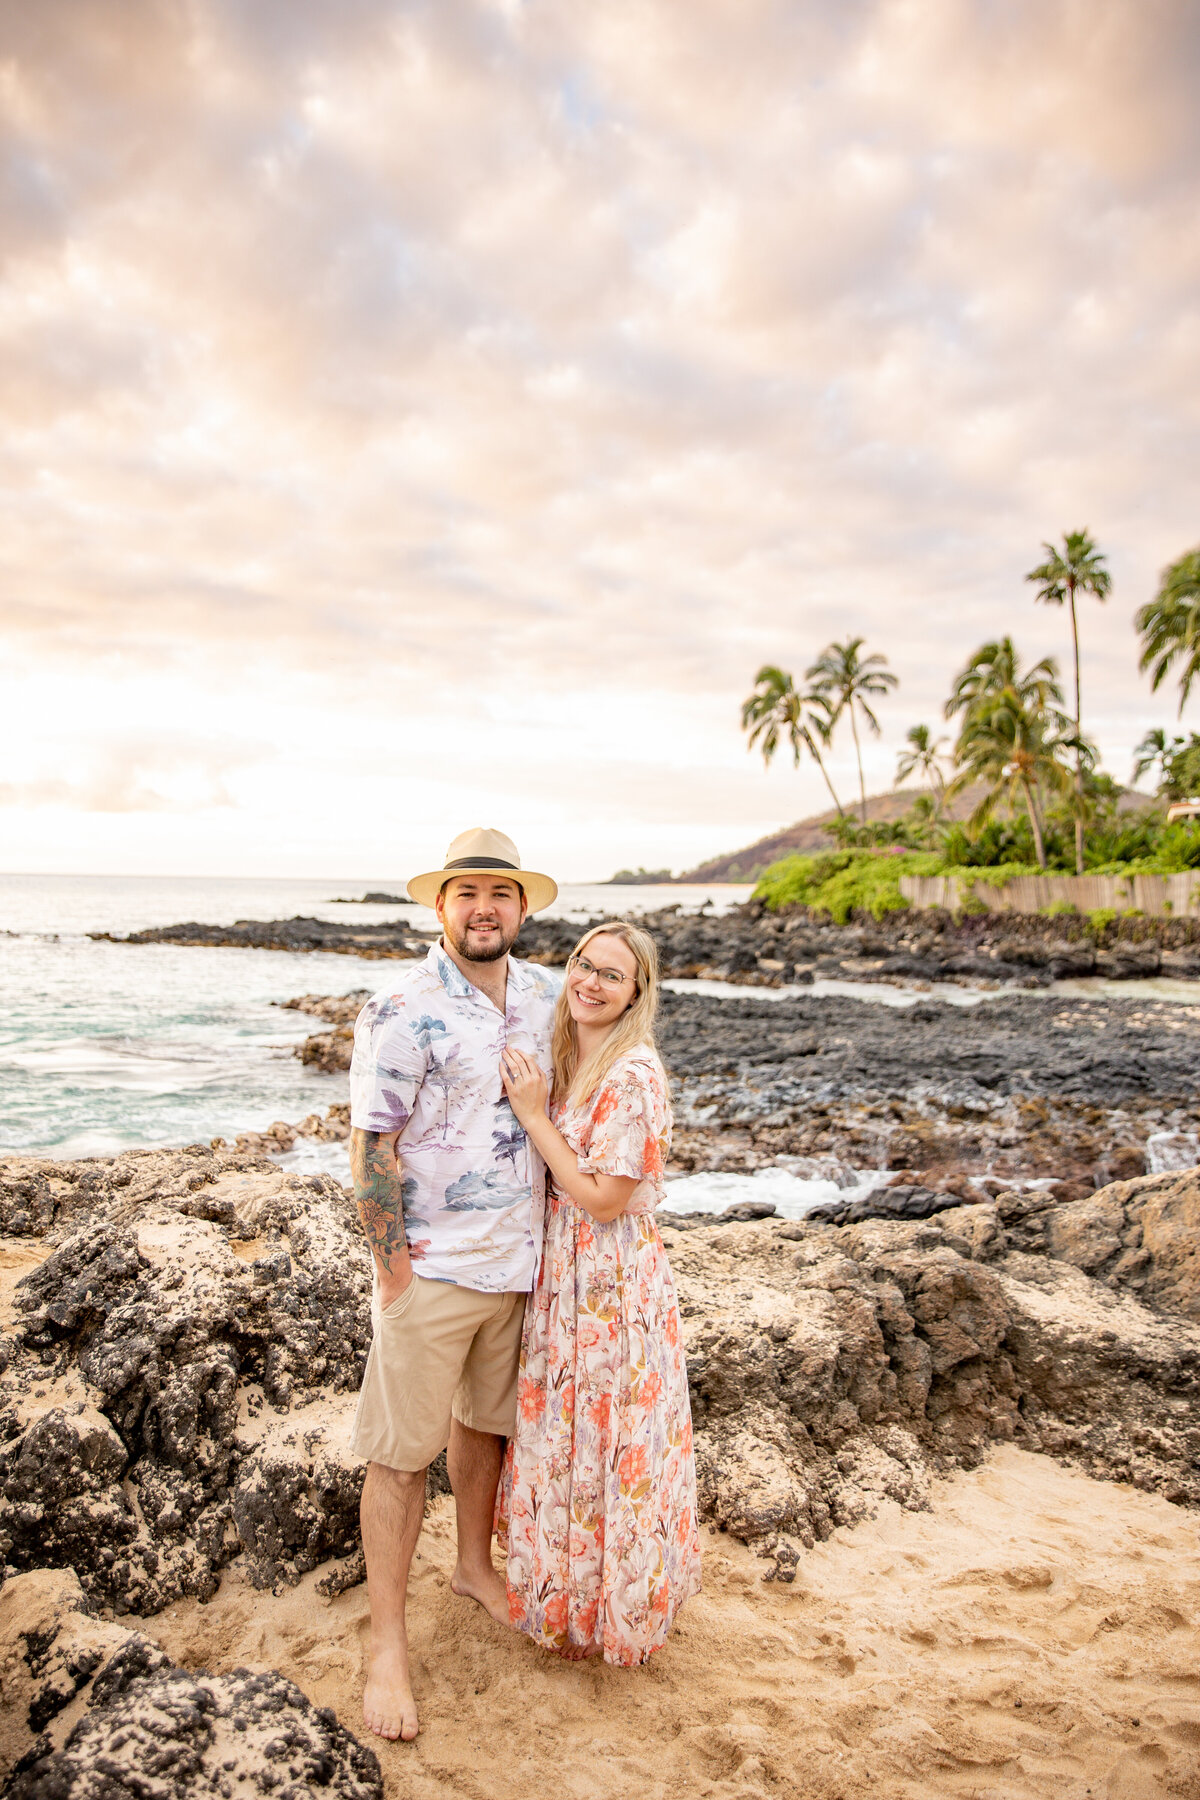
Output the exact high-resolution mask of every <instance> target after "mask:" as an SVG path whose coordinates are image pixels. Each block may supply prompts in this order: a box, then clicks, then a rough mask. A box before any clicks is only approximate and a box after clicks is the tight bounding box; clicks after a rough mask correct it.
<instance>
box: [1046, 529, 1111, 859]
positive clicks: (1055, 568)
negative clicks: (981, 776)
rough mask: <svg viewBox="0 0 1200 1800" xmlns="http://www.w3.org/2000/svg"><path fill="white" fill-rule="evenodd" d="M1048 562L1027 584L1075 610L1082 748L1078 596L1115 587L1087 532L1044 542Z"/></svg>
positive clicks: (1079, 842)
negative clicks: (1056, 543)
mask: <svg viewBox="0 0 1200 1800" xmlns="http://www.w3.org/2000/svg"><path fill="white" fill-rule="evenodd" d="M1042 549H1043V550H1045V551H1046V560H1045V562H1043V563H1039V564H1038V566H1037V568H1036V569H1030V571H1029V573H1028V575H1026V577H1025V579H1026V581H1036V582H1040V584H1041V585H1040V586H1039V588H1038V591H1037V593H1036V595H1035V596H1034V598H1035V599H1037V600H1044V601H1045V602H1046V604H1047V606H1061V605H1062V603H1063V601H1064V600H1065V601H1066V602H1067V604H1068V606H1069V607H1070V609H1071V644H1072V646H1073V649H1074V652H1075V736H1076V738H1077V739H1078V740H1079V743H1080V745H1081V746H1082V743H1083V738H1082V730H1083V727H1082V723H1081V718H1082V714H1081V712H1080V700H1079V619H1078V616H1077V614H1076V611H1075V595H1076V594H1077V593H1080V594H1094V595H1095V596H1096V599H1097V600H1103V599H1104V597H1105V595H1106V594H1107V593H1108V592H1109V590H1110V588H1111V587H1112V576H1111V575H1110V574H1109V572H1108V570H1107V569H1106V568H1105V566H1104V557H1103V555H1102V554H1101V552H1100V551H1099V550H1097V548H1096V545H1095V543H1094V541H1093V539H1092V538H1091V536H1090V535H1089V534H1088V533H1087V532H1086V531H1067V532H1064V533H1063V548H1062V550H1061V551H1060V550H1058V549H1057V548H1056V547H1055V546H1054V545H1053V544H1047V543H1045V542H1044V541H1043V544H1042ZM1083 760H1084V759H1083V751H1082V748H1081V749H1080V750H1079V752H1078V753H1077V755H1076V758H1075V873H1076V874H1077V875H1082V874H1083Z"/></svg>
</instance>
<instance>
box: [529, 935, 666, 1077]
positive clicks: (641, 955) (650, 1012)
mask: <svg viewBox="0 0 1200 1800" xmlns="http://www.w3.org/2000/svg"><path fill="white" fill-rule="evenodd" d="M595 937H615V938H620V940H621V942H622V943H623V944H624V945H625V946H626V947H627V949H628V950H629V952H630V954H631V955H632V957H633V960H634V963H635V964H636V966H637V975H636V976H635V978H634V979H635V983H636V986H635V992H634V997H633V1003H632V1005H631V1006H629V1007H628V1008H627V1009H626V1011H625V1012H623V1013H622V1014H621V1016H620V1018H619V1019H618V1020H617V1022H616V1024H615V1025H614V1026H613V1028H612V1030H611V1031H610V1032H609V1034H608V1036H607V1037H606V1038H605V1039H604V1041H603V1043H602V1044H600V1045H598V1046H597V1048H596V1049H595V1050H593V1051H592V1054H591V1055H590V1056H589V1057H587V1058H585V1060H584V1061H583V1062H582V1063H581V1062H580V1061H579V1039H578V1036H577V1034H576V1031H575V1021H574V1019H573V1018H572V1017H571V1012H570V1008H569V1006H568V1005H567V986H566V982H564V983H563V987H562V992H561V993H560V994H559V996H558V1005H557V1006H556V1007H555V1009H554V1035H553V1037H552V1039H551V1044H550V1053H551V1058H552V1061H553V1064H554V1087H553V1090H552V1094H553V1099H554V1100H555V1102H559V1101H564V1100H565V1101H567V1102H569V1103H570V1104H571V1105H572V1106H578V1105H580V1104H581V1103H582V1102H583V1101H584V1100H590V1099H591V1097H592V1095H593V1094H594V1093H595V1091H596V1089H597V1088H598V1087H599V1086H600V1083H601V1082H602V1081H603V1080H604V1077H605V1076H606V1075H607V1074H608V1071H609V1070H610V1069H611V1068H612V1066H613V1064H614V1063H615V1062H616V1061H617V1059H618V1057H621V1056H624V1055H625V1054H626V1053H627V1052H628V1051H630V1050H634V1049H636V1048H637V1046H638V1045H639V1044H648V1045H649V1046H650V1048H651V1049H652V1050H653V1049H654V1047H655V1046H654V1015H655V1013H656V1012H657V1011H658V951H657V950H656V948H655V945H654V939H653V938H652V937H651V936H650V933H649V932H648V931H643V930H642V929H641V927H640V926H638V925H631V924H630V923H629V921H628V919H614V920H612V922H611V923H609V924H604V925H593V926H592V929H591V930H590V931H585V932H584V934H583V936H582V937H581V938H580V940H579V942H578V943H577V944H576V946H575V948H574V950H572V952H571V955H572V956H578V955H579V953H580V952H581V951H582V950H583V949H584V948H585V946H586V945H588V944H590V943H591V941H592V939H593V938H595Z"/></svg>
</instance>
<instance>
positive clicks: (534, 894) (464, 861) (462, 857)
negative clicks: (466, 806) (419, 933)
mask: <svg viewBox="0 0 1200 1800" xmlns="http://www.w3.org/2000/svg"><path fill="white" fill-rule="evenodd" d="M507 874H511V875H512V877H513V879H514V880H515V881H519V882H520V884H521V886H522V887H523V888H524V889H525V897H526V899H527V900H528V901H529V910H530V912H541V910H542V908H543V907H544V906H549V904H550V902H551V901H552V900H554V899H556V898H557V895H558V883H557V882H556V881H551V879H550V877H549V876H548V875H538V874H536V873H535V872H534V870H532V869H523V868H522V867H521V853H520V851H519V850H518V849H517V846H516V845H515V844H514V843H513V841H512V839H511V838H510V837H505V835H504V833H503V832H502V831H493V830H491V829H490V828H489V827H488V826H485V825H473V826H472V827H471V829H470V831H463V832H460V833H459V835H458V836H457V837H456V838H455V840H454V842H453V843H452V844H451V846H450V848H449V849H448V850H447V852H446V866H445V868H442V869H431V870H430V871H429V873H428V874H427V875H414V876H413V878H412V880H411V881H410V882H409V884H408V893H409V898H410V899H413V900H415V901H416V902H417V904H418V906H430V907H431V906H432V905H433V903H434V901H435V900H436V899H437V897H438V894H439V893H440V891H441V887H442V883H443V882H445V881H449V880H450V879H451V877H452V876H455V875H507Z"/></svg>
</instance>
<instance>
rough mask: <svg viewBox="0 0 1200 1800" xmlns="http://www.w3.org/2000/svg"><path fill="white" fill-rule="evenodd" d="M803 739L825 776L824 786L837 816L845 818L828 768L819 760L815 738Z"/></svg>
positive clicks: (819, 754)
mask: <svg viewBox="0 0 1200 1800" xmlns="http://www.w3.org/2000/svg"><path fill="white" fill-rule="evenodd" d="M805 741H806V743H807V744H808V747H809V749H810V750H811V751H812V753H813V756H814V758H815V760H816V764H817V767H818V769H820V771H821V774H822V775H823V776H824V778H825V786H826V787H827V788H828V789H829V796H830V799H831V800H832V801H833V804H834V805H835V806H836V807H837V813H838V818H839V819H844V818H845V816H846V814H845V812H844V810H843V808H842V803H841V801H840V800H839V799H838V797H837V794H836V793H835V792H834V786H833V783H832V781H830V779H829V771H828V769H827V768H826V767H825V764H824V762H823V761H822V760H821V752H820V751H819V750H818V749H817V746H816V742H815V740H814V739H813V738H810V737H806V739H805Z"/></svg>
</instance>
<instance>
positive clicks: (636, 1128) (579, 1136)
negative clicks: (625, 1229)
mask: <svg viewBox="0 0 1200 1800" xmlns="http://www.w3.org/2000/svg"><path fill="white" fill-rule="evenodd" d="M554 1123H555V1124H556V1125H557V1126H558V1129H559V1130H560V1131H561V1132H562V1134H563V1136H564V1137H565V1138H566V1140H567V1142H568V1144H570V1146H571V1148H572V1150H574V1152H575V1154H576V1155H577V1156H578V1158H579V1167H580V1168H581V1169H582V1170H583V1171H584V1173H585V1174H588V1175H626V1176H631V1177H632V1178H633V1179H634V1180H635V1181H636V1182H637V1184H638V1185H637V1187H635V1188H634V1190H633V1192H632V1193H631V1194H630V1196H629V1199H628V1201H627V1202H626V1205H625V1211H626V1212H627V1213H641V1212H653V1211H654V1209H655V1207H656V1206H658V1205H659V1204H660V1202H661V1201H662V1199H663V1196H664V1191H665V1190H664V1171H665V1169H666V1166H667V1158H668V1157H669V1156H670V1154H671V1101H670V1095H669V1091H668V1086H667V1075H666V1070H665V1069H664V1068H663V1066H662V1063H661V1062H660V1060H659V1058H658V1055H657V1053H656V1052H655V1051H654V1050H652V1049H651V1048H650V1046H649V1045H648V1044H640V1045H637V1046H635V1048H634V1049H632V1050H628V1051H626V1053H625V1055H624V1056H621V1057H618V1059H617V1061H616V1062H615V1063H614V1064H613V1065H612V1067H611V1069H609V1071H608V1073H607V1074H606V1075H605V1077H604V1080H603V1081H602V1082H601V1084H600V1087H599V1089H598V1091H597V1092H596V1093H595V1094H593V1095H592V1097H591V1098H590V1099H588V1100H585V1101H583V1102H582V1103H581V1104H580V1105H578V1106H559V1107H556V1108H555V1111H554Z"/></svg>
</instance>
